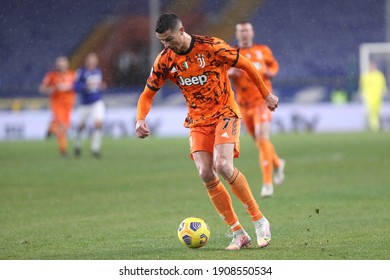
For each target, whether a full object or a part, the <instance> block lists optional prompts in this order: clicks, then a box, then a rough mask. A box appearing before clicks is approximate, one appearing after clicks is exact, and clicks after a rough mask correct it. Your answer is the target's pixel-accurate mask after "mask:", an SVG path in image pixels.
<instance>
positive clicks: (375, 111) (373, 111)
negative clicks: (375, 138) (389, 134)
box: [368, 100, 381, 132]
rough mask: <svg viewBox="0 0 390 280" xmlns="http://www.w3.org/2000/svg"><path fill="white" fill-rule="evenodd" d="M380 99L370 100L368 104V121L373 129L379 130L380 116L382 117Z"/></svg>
mask: <svg viewBox="0 0 390 280" xmlns="http://www.w3.org/2000/svg"><path fill="white" fill-rule="evenodd" d="M380 107H381V104H380V101H378V100H370V101H369V104H368V121H369V127H370V130H371V131H374V132H378V131H379V129H380V124H379V117H380Z"/></svg>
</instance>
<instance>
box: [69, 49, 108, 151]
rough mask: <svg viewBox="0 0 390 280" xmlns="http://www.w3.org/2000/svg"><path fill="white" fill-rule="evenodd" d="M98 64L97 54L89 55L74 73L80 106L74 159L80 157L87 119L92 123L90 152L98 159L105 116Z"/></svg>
mask: <svg viewBox="0 0 390 280" xmlns="http://www.w3.org/2000/svg"><path fill="white" fill-rule="evenodd" d="M98 64H99V58H98V56H97V54H96V53H89V54H88V55H87V57H86V58H85V66H84V67H83V68H81V69H78V70H77V72H76V82H75V90H76V92H77V93H78V94H79V95H80V104H81V105H80V106H79V108H78V118H79V119H78V126H77V134H76V139H75V147H74V152H75V156H76V157H80V156H81V146H82V132H83V130H84V128H85V126H86V123H87V121H88V119H89V118H91V119H92V121H93V132H92V141H91V152H92V154H93V155H94V156H95V157H96V158H99V157H100V150H101V142H102V134H103V132H102V128H103V121H104V114H105V106H104V102H103V98H102V90H104V89H105V88H106V86H105V83H104V82H103V72H102V70H101V69H100V68H99V67H98Z"/></svg>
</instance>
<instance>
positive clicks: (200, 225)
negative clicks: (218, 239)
mask: <svg viewBox="0 0 390 280" xmlns="http://www.w3.org/2000/svg"><path fill="white" fill-rule="evenodd" d="M177 236H178V237H179V240H180V242H181V243H182V244H183V245H184V246H186V247H188V248H192V249H195V248H200V247H202V246H204V245H205V244H206V243H207V241H208V240H209V238H210V228H209V226H208V225H207V224H206V222H205V221H204V220H203V219H200V218H194V217H190V218H186V219H184V220H183V221H182V222H181V223H180V226H179V229H178V230H177Z"/></svg>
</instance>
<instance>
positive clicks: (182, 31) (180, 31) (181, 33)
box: [179, 26, 186, 35]
mask: <svg viewBox="0 0 390 280" xmlns="http://www.w3.org/2000/svg"><path fill="white" fill-rule="evenodd" d="M184 32H186V31H185V29H184V26H180V27H179V33H180V35H183V34H184Z"/></svg>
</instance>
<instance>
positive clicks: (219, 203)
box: [190, 127, 249, 249]
mask: <svg viewBox="0 0 390 280" xmlns="http://www.w3.org/2000/svg"><path fill="white" fill-rule="evenodd" d="M213 144H214V135H213V134H212V133H210V132H209V131H206V130H204V131H202V128H199V127H197V128H192V129H191V132H190V147H191V157H192V158H193V159H194V162H195V165H196V167H197V169H198V173H199V176H200V178H201V179H202V181H203V184H204V185H205V187H206V190H207V193H208V195H209V197H210V200H211V202H212V204H213V205H214V208H215V210H216V211H217V212H218V214H219V216H220V217H221V218H222V220H223V221H224V222H225V223H226V224H227V225H228V226H229V227H230V228H231V230H232V231H233V232H236V231H239V230H242V226H241V224H240V223H239V221H238V218H237V215H236V213H235V211H234V209H233V205H232V200H231V198H230V195H229V192H228V191H227V190H226V188H225V186H224V185H223V184H222V182H221V181H220V179H219V177H218V175H217V173H216V170H215V166H214V162H213V154H212V152H213ZM243 241H244V240H243ZM248 245H249V242H244V243H243V244H242V246H241V247H244V246H248ZM241 247H240V248H241ZM240 248H238V249H240Z"/></svg>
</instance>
